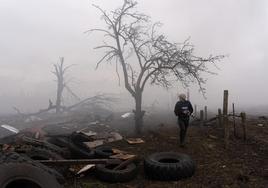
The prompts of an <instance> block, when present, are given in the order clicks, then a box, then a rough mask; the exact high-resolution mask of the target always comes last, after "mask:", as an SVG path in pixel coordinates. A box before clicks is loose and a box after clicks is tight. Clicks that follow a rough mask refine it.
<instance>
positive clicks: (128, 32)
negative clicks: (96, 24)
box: [87, 0, 223, 133]
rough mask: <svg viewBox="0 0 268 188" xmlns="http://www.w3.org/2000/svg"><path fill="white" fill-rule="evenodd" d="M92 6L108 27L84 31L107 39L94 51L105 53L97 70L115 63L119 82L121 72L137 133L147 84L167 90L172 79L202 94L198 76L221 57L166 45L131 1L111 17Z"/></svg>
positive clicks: (155, 25) (179, 45)
mask: <svg viewBox="0 0 268 188" xmlns="http://www.w3.org/2000/svg"><path fill="white" fill-rule="evenodd" d="M93 6H94V7H96V8H97V9H98V10H99V11H100V12H101V14H102V19H103V20H104V22H105V24H106V26H107V27H106V28H96V29H91V30H88V31H87V32H91V31H98V32H102V33H103V34H104V36H105V37H106V39H107V40H106V42H104V44H103V45H100V46H97V47H96V49H105V50H106V51H105V54H104V56H103V57H102V58H101V59H100V61H99V62H98V63H97V67H96V68H98V66H99V64H101V63H102V62H104V61H110V62H111V61H113V62H115V67H116V73H117V75H118V77H119V81H120V74H119V71H122V74H123V79H124V85H125V88H126V89H127V91H128V92H129V93H130V94H131V96H132V97H133V98H134V100H135V110H134V113H135V128H136V132H137V133H140V132H141V128H142V126H143V115H144V111H143V110H142V94H143V91H144V88H145V86H146V85H147V84H148V83H150V84H156V85H160V86H163V87H165V88H169V87H171V86H172V85H173V84H174V83H175V82H174V78H175V80H176V81H177V82H181V83H182V84H183V85H184V86H188V85H189V84H190V83H194V82H196V83H197V84H198V85H199V87H200V91H201V92H203V93H204V91H205V89H204V87H203V84H204V83H205V80H204V79H203V78H202V77H201V73H202V72H206V73H210V74H214V73H213V72H211V71H209V70H208V67H207V63H212V64H215V62H216V61H218V60H220V59H222V58H223V56H212V55H210V56H209V57H206V58H203V57H198V56H195V55H194V54H193V51H194V47H193V45H191V44H190V43H189V40H186V41H185V42H183V43H173V42H170V41H168V39H167V37H166V36H165V35H163V34H158V32H157V31H158V28H159V27H160V26H161V24H160V23H152V22H151V21H150V17H149V16H147V15H145V14H143V13H139V12H137V11H136V6H137V2H135V1H133V0H124V2H123V4H122V6H121V7H120V8H118V9H116V10H114V11H111V12H110V13H108V12H106V11H105V10H103V9H102V8H100V7H98V6H96V5H93ZM134 58H135V59H134ZM119 69H120V70H119Z"/></svg>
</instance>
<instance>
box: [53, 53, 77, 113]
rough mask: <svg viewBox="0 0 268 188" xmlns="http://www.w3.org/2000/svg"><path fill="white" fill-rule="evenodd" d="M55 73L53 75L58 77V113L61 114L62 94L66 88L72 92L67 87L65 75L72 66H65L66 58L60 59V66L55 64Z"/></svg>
mask: <svg viewBox="0 0 268 188" xmlns="http://www.w3.org/2000/svg"><path fill="white" fill-rule="evenodd" d="M53 66H54V71H52V73H53V74H54V75H55V76H56V78H57V80H56V81H57V96H56V104H55V105H56V113H59V112H60V111H61V109H62V94H63V90H64V89H65V88H68V90H70V88H69V87H68V86H67V83H66V78H65V74H66V71H67V70H68V69H69V68H70V67H71V66H72V65H70V66H66V67H65V66H64V58H63V57H61V58H60V62H59V63H58V64H54V65H53Z"/></svg>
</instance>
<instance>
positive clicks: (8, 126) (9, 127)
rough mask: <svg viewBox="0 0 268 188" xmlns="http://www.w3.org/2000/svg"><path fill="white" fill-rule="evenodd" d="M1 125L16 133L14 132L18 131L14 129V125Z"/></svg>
mask: <svg viewBox="0 0 268 188" xmlns="http://www.w3.org/2000/svg"><path fill="white" fill-rule="evenodd" d="M1 127H2V128H4V129H7V130H9V131H11V132H13V133H16V134H17V133H19V132H20V131H19V130H18V129H16V128H15V127H12V126H10V125H1Z"/></svg>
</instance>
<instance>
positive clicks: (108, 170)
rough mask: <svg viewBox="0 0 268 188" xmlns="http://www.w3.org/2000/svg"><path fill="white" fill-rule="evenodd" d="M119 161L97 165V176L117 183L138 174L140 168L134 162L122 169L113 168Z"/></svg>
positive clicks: (128, 179)
mask: <svg viewBox="0 0 268 188" xmlns="http://www.w3.org/2000/svg"><path fill="white" fill-rule="evenodd" d="M119 164H120V162H119V163H114V164H99V165H96V177H97V178H98V179H100V180H102V181H106V182H111V183H117V182H127V181H130V180H132V179H134V178H135V177H136V176H137V173H138V168H137V166H136V165H135V164H134V163H131V164H129V165H127V166H126V167H125V168H123V169H122V170H113V169H114V168H115V167H116V166H117V165H119Z"/></svg>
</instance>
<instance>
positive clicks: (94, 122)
mask: <svg viewBox="0 0 268 188" xmlns="http://www.w3.org/2000/svg"><path fill="white" fill-rule="evenodd" d="M98 123H100V122H99V121H93V122H90V123H89V125H97V124H98Z"/></svg>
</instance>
